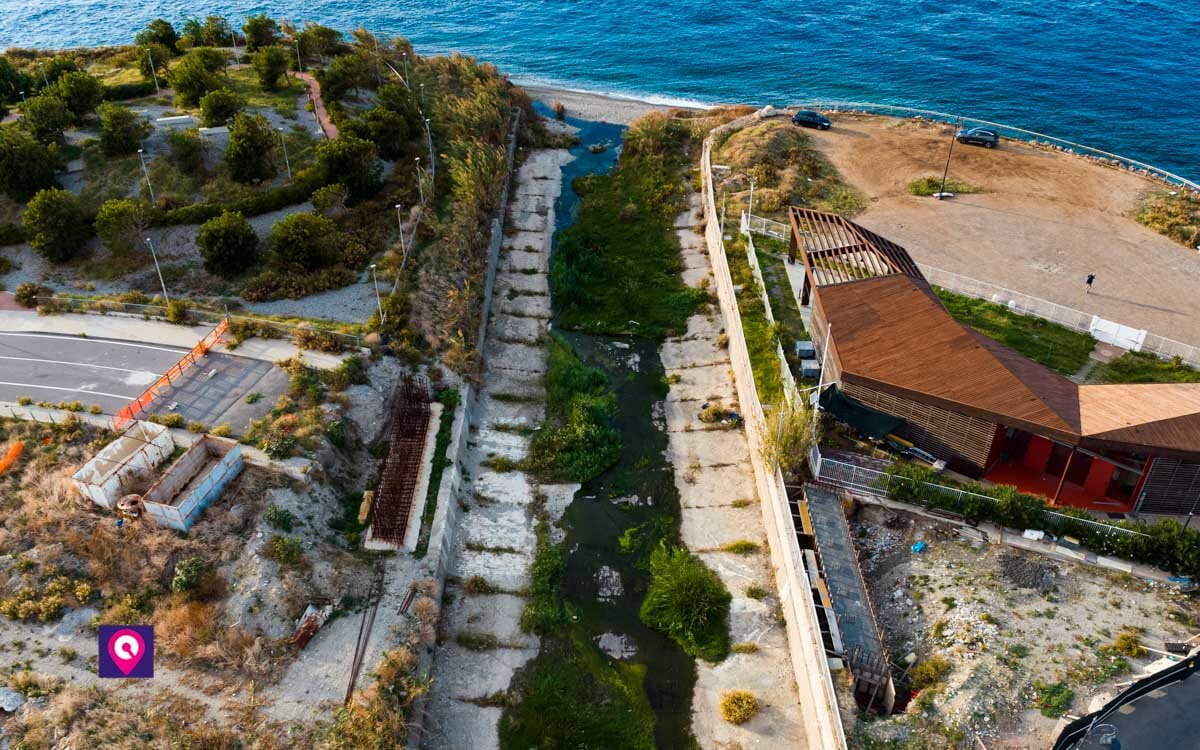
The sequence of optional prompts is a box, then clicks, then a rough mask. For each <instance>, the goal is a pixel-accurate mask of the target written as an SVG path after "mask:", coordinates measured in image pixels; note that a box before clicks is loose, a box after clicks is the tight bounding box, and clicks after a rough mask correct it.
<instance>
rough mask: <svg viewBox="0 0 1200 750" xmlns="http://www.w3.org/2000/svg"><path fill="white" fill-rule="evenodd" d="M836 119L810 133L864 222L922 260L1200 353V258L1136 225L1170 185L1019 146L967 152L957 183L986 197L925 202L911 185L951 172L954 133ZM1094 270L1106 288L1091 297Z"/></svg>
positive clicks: (914, 123) (902, 123)
mask: <svg viewBox="0 0 1200 750" xmlns="http://www.w3.org/2000/svg"><path fill="white" fill-rule="evenodd" d="M833 120H834V127H833V129H832V130H828V131H824V132H821V131H805V132H808V133H812V135H813V139H814V142H815V143H816V144H817V146H818V148H820V149H821V151H823V152H824V153H825V154H826V155H827V156H828V157H829V159H830V160H831V161H832V162H833V163H834V165H835V166H836V167H837V168H838V170H839V171H840V172H841V174H842V176H843V178H844V179H845V180H846V182H848V183H849V184H851V185H853V186H854V187H856V188H857V189H858V190H860V191H861V192H862V193H863V194H864V196H865V197H866V198H867V210H866V211H864V212H863V213H862V214H860V215H859V216H858V217H856V219H855V220H856V221H858V222H859V223H861V224H862V225H863V226H865V227H867V228H868V229H871V230H872V231H876V232H879V233H880V234H882V235H883V236H885V237H887V238H889V239H891V240H893V241H895V242H898V243H899V244H901V245H903V246H904V247H906V248H907V249H908V250H909V251H910V252H911V253H912V255H913V257H914V258H916V259H917V261H918V262H919V263H922V264H924V265H929V266H936V267H938V268H942V269H945V270H947V271H952V272H954V273H959V274H962V275H964V276H969V277H971V278H975V279H980V280H983V281H988V282H990V283H993V284H997V285H999V286H1003V287H1008V288H1011V289H1016V290H1018V291H1021V292H1025V293H1026V294H1031V295H1033V296H1035V297H1041V298H1043V299H1047V300H1049V301H1051V302H1056V303H1058V304H1060V305H1066V306H1068V307H1073V308H1076V309H1079V310H1083V311H1085V312H1089V313H1092V314H1095V315H1099V316H1101V317H1104V318H1107V319H1109V320H1114V321H1117V322H1119V323H1124V324H1126V325H1130V326H1135V327H1138V328H1145V329H1146V330H1148V331H1150V332H1152V333H1156V334H1158V335H1160V336H1165V337H1167V338H1172V339H1176V340H1179V341H1183V342H1185V343H1189V344H1193V345H1200V295H1197V294H1196V293H1195V289H1196V284H1197V282H1200V253H1197V252H1196V251H1194V250H1192V251H1189V250H1188V249H1187V248H1185V247H1183V246H1181V245H1179V244H1176V243H1175V242H1173V241H1172V240H1170V239H1168V238H1166V237H1164V236H1162V235H1159V234H1157V233H1156V232H1153V231H1151V230H1150V229H1147V228H1145V227H1143V226H1141V225H1140V224H1138V223H1137V222H1136V221H1134V219H1133V214H1134V211H1135V208H1136V206H1137V204H1138V202H1139V200H1140V199H1141V198H1142V196H1144V195H1146V194H1147V193H1149V192H1153V191H1155V190H1158V189H1161V186H1160V185H1159V184H1158V183H1156V182H1152V181H1150V180H1147V179H1144V178H1142V177H1139V176H1137V175H1135V174H1131V173H1128V172H1124V171H1120V170H1117V169H1112V168H1107V167H1102V166H1099V165H1096V164H1093V163H1091V162H1088V161H1086V160H1084V159H1081V158H1079V157H1077V156H1073V155H1071V154H1064V153H1059V152H1052V151H1043V150H1040V149H1037V148H1034V147H1033V146H1029V145H1025V144H1021V143H1015V142H1012V141H1003V142H1002V143H1001V144H1000V146H999V147H997V148H995V149H993V150H988V149H984V148H979V147H976V146H964V145H961V144H955V147H954V156H953V161H952V163H951V166H950V176H951V177H953V178H956V179H959V180H962V181H965V182H968V183H970V184H972V185H975V186H977V187H979V188H981V189H982V190H983V192H981V193H977V194H970V195H960V196H957V197H955V198H954V199H953V200H945V201H937V200H935V199H933V198H920V197H915V196H911V195H909V194H908V193H907V192H906V189H905V188H906V186H907V185H908V183H909V182H911V181H912V180H915V179H917V178H919V177H925V176H930V175H937V176H940V175H941V174H942V169H943V167H944V165H945V161H946V151H947V148H948V147H949V143H950V138H949V136H950V133H951V130H952V128H950V127H949V126H947V125H942V124H937V123H930V122H925V121H920V120H897V119H893V118H887V117H876V116H869V115H858V114H842V115H834V116H833ZM1089 273H1094V274H1096V277H1097V279H1096V286H1095V288H1094V290H1093V292H1092V294H1090V295H1085V294H1084V279H1085V278H1086V277H1087V275H1088V274H1089Z"/></svg>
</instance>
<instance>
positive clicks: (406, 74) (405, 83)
mask: <svg viewBox="0 0 1200 750" xmlns="http://www.w3.org/2000/svg"><path fill="white" fill-rule="evenodd" d="M401 54H402V55H403V56H404V85H405V86H407V85H408V53H407V52H403V53H401Z"/></svg>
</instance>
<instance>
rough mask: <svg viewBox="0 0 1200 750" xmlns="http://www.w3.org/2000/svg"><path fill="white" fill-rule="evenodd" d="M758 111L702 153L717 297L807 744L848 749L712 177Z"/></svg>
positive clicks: (709, 139)
mask: <svg viewBox="0 0 1200 750" xmlns="http://www.w3.org/2000/svg"><path fill="white" fill-rule="evenodd" d="M754 121H755V120H754V117H753V115H751V116H747V117H743V118H739V119H738V120H734V121H733V122H730V123H726V124H725V125H722V126H720V127H718V128H715V129H714V130H712V131H711V132H709V134H708V137H707V138H705V139H704V149H703V151H702V153H701V157H700V174H701V179H702V181H703V187H702V197H703V202H704V216H705V227H704V236H705V242H706V244H707V246H708V251H709V258H710V260H711V262H712V267H713V277H714V279H715V280H716V283H715V286H716V293H717V299H718V302H719V304H720V308H721V315H722V317H723V319H724V322H725V331H726V335H728V337H729V341H728V351H729V360H730V365H731V369H732V370H733V377H734V385H735V387H736V389H737V394H738V401H739V403H740V404H741V406H742V411H743V413H744V415H745V417H746V437H747V440H748V441H749V443H750V464H751V467H752V468H753V470H754V481H755V487H756V489H757V490H758V495H759V498H760V501H761V502H760V506H761V508H762V515H763V525H764V527H765V528H766V531H767V541H768V546H769V548H770V551H771V565H772V568H773V569H774V572H775V576H776V583H777V585H778V587H779V597H780V606H781V608H782V610H783V612H784V621H785V624H786V628H787V638H788V650H789V652H790V655H791V662H792V664H791V666H792V673H793V676H794V677H795V679H796V685H797V689H798V690H799V693H800V706H801V711H802V718H803V721H804V724H805V728H806V734H807V737H808V747H810V748H814V750H815V749H816V748H820V749H821V750H844V749H845V747H846V734H845V730H844V729H843V727H842V722H841V715H840V713H839V711H838V703H837V694H836V692H835V691H834V687H833V679H832V676H831V674H830V670H829V663H828V661H827V660H826V658H825V645H824V641H823V639H822V637H821V629H820V626H819V624H818V622H817V613H816V604H815V602H814V601H813V595H812V588H811V583H810V581H809V577H808V572H807V570H806V568H805V563H804V559H803V555H802V554H801V552H800V547H799V544H798V543H797V541H796V529H795V520H794V519H793V518H792V513H791V507H790V505H789V502H788V496H787V489H786V487H785V486H784V481H783V474H782V473H781V472H780V470H779V467H778V466H769V467H768V466H767V462H766V459H765V458H764V457H763V447H764V445H765V444H766V438H765V435H766V430H767V429H768V428H767V426H766V418H765V415H764V412H763V408H762V404H761V402H760V401H759V398H758V392H757V390H756V388H755V385H754V373H753V371H752V369H751V367H750V355H749V352H748V350H747V349H746V338H745V334H744V332H743V331H742V322H741V315H740V313H739V312H738V305H737V296H736V294H735V292H734V289H733V281H732V277H731V276H730V274H729V260H728V258H727V257H726V255H725V244H724V240H723V237H722V230H721V219H720V214H719V212H718V211H717V201H716V195H715V193H714V188H713V176H712V146H713V140H714V138H716V137H719V136H720V135H722V134H724V133H726V132H729V131H731V130H733V129H736V128H740V127H743V126H745V125H747V124H749V123H751V122H754Z"/></svg>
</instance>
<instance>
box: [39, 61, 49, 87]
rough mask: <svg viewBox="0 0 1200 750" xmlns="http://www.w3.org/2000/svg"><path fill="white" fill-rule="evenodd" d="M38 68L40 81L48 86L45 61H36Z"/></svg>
mask: <svg viewBox="0 0 1200 750" xmlns="http://www.w3.org/2000/svg"><path fill="white" fill-rule="evenodd" d="M38 69H39V70H41V71H42V83H43V84H45V86H46V88H50V81H49V80H47V79H46V63H44V62H38Z"/></svg>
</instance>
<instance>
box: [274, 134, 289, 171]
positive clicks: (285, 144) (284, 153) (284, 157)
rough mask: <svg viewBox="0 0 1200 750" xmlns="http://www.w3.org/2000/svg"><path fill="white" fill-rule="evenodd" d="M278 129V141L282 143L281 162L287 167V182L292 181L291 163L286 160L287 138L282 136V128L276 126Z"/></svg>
mask: <svg viewBox="0 0 1200 750" xmlns="http://www.w3.org/2000/svg"><path fill="white" fill-rule="evenodd" d="M276 130H278V131H279V142H280V143H282V144H283V164H284V166H286V167H287V176H288V182H291V181H292V163H291V162H290V161H289V160H288V153H287V139H286V138H284V137H283V128H276Z"/></svg>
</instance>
